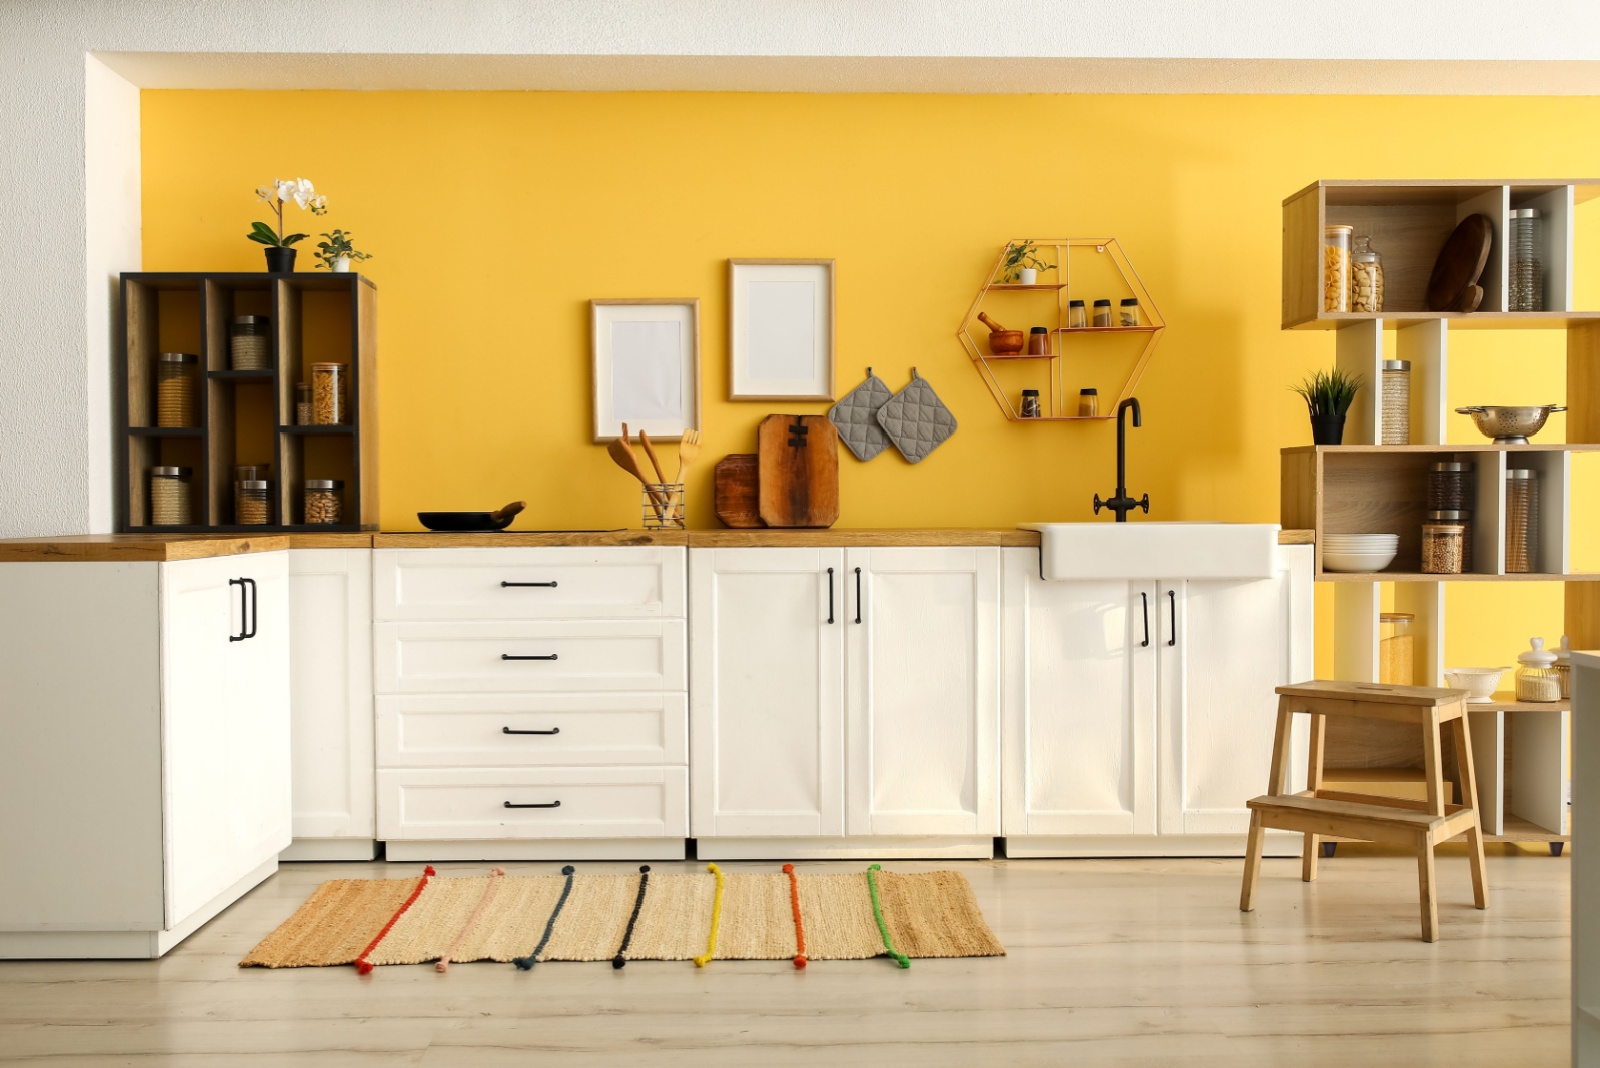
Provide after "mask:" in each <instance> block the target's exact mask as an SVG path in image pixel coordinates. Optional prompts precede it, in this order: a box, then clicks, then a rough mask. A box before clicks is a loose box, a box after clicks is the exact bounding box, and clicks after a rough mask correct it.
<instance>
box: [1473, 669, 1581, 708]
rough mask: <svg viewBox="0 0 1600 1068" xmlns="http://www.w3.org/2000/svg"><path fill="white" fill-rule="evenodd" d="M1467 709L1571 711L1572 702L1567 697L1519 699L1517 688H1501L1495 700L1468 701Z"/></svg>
mask: <svg viewBox="0 0 1600 1068" xmlns="http://www.w3.org/2000/svg"><path fill="white" fill-rule="evenodd" d="M1507 674H1510V672H1507ZM1467 710H1468V711H1469V712H1571V711H1572V702H1571V701H1570V700H1568V699H1566V698H1563V699H1562V700H1560V701H1519V700H1517V694H1516V691H1515V690H1501V691H1500V692H1499V693H1497V694H1495V695H1494V700H1493V701H1483V702H1477V701H1469V702H1467Z"/></svg>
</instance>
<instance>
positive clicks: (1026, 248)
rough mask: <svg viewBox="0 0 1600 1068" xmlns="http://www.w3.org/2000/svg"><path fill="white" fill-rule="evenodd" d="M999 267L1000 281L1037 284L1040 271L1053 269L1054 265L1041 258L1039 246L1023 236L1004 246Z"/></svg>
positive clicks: (1027, 284)
mask: <svg viewBox="0 0 1600 1068" xmlns="http://www.w3.org/2000/svg"><path fill="white" fill-rule="evenodd" d="M1000 268H1001V275H1000V280H1001V281H1002V282H1020V283H1021V284H1023V285H1025V286H1031V285H1037V284H1038V281H1039V272H1040V271H1053V270H1055V269H1056V265H1055V264H1053V263H1046V262H1044V260H1041V259H1040V258H1039V246H1038V245H1036V244H1034V243H1033V241H1032V240H1031V239H1029V238H1026V237H1025V238H1023V239H1022V240H1021V241H1013V242H1011V244H1009V245H1007V246H1006V258H1005V260H1004V261H1003V262H1002V263H1001V264H1000Z"/></svg>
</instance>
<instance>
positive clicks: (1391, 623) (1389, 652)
mask: <svg viewBox="0 0 1600 1068" xmlns="http://www.w3.org/2000/svg"><path fill="white" fill-rule="evenodd" d="M1416 618H1417V617H1416V616H1415V615H1413V614H1412V613H1410V612H1383V613H1381V614H1380V615H1379V616H1378V682H1379V683H1381V684H1382V685H1384V686H1410V685H1413V680H1414V676H1413V675H1412V663H1413V660H1412V652H1413V649H1414V646H1415V641H1416V639H1414V638H1413V637H1412V635H1411V624H1412V623H1413V622H1414V621H1415V620H1416Z"/></svg>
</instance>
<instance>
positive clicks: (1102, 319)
mask: <svg viewBox="0 0 1600 1068" xmlns="http://www.w3.org/2000/svg"><path fill="white" fill-rule="evenodd" d="M1094 325H1095V326H1110V325H1112V324H1111V302H1110V301H1109V300H1097V301H1095V302H1094Z"/></svg>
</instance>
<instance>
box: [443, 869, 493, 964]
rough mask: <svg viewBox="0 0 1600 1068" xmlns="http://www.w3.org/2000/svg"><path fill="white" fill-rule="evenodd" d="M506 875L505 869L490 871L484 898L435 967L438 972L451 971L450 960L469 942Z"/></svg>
mask: <svg viewBox="0 0 1600 1068" xmlns="http://www.w3.org/2000/svg"><path fill="white" fill-rule="evenodd" d="M505 873H506V870H505V869H504V868H491V869H489V885H488V886H485V887H484V888H483V896H482V897H480V898H479V899H478V907H477V908H475V909H473V910H472V915H471V916H468V917H467V922H466V924H465V925H464V926H463V927H462V928H461V933H460V934H458V935H456V940H455V941H454V942H452V943H450V948H449V949H447V950H445V951H444V954H443V955H442V956H440V957H439V963H438V964H435V965H434V966H433V970H434V971H436V972H447V971H449V970H450V958H451V957H453V956H455V955H456V950H458V949H460V948H461V943H463V942H465V941H466V940H467V936H468V935H469V934H471V933H472V929H473V928H474V927H476V926H478V918H479V917H481V916H482V915H483V910H484V909H486V908H488V907H489V902H490V901H491V900H493V899H494V892H495V890H496V889H498V888H499V886H500V877H501V876H502V875H504V874H505Z"/></svg>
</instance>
